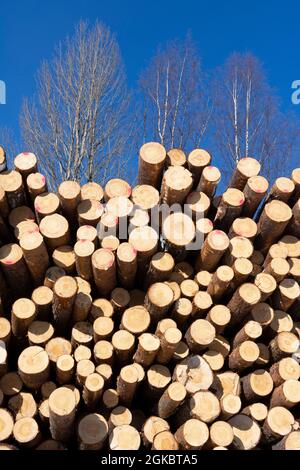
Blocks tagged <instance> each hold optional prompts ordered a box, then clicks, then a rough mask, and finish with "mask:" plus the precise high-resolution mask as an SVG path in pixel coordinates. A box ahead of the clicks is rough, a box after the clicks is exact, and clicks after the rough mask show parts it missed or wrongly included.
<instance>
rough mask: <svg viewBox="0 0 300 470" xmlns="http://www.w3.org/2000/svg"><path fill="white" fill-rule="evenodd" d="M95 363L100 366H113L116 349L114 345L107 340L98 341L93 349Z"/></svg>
mask: <svg viewBox="0 0 300 470" xmlns="http://www.w3.org/2000/svg"><path fill="white" fill-rule="evenodd" d="M93 355H94V360H95V363H96V364H97V365H98V364H109V365H112V364H113V360H114V349H113V345H112V344H111V343H110V342H109V341H106V340H101V341H98V342H97V343H96V344H95V346H94V349H93Z"/></svg>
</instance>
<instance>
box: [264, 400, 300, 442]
mask: <svg viewBox="0 0 300 470" xmlns="http://www.w3.org/2000/svg"><path fill="white" fill-rule="evenodd" d="M294 423H295V418H294V417H293V415H292V413H291V412H290V411H289V410H287V409H286V408H283V407H282V406H275V407H274V408H271V409H270V411H269V412H268V416H267V418H266V420H265V422H264V424H263V427H262V432H263V436H264V440H265V441H266V443H268V444H272V443H275V442H277V441H279V440H280V439H282V438H284V437H285V436H287V435H288V434H290V432H291V431H292V430H293V425H294Z"/></svg>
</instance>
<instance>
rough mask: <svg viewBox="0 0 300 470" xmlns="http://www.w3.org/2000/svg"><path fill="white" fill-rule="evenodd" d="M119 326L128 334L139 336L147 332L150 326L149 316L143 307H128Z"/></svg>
mask: <svg viewBox="0 0 300 470" xmlns="http://www.w3.org/2000/svg"><path fill="white" fill-rule="evenodd" d="M121 325H122V328H123V329H125V330H127V331H129V333H132V334H133V335H140V334H142V333H144V332H145V331H147V329H148V327H149V325H150V314H149V312H148V310H147V309H146V308H145V307H143V306H139V305H137V306H136V307H130V308H128V309H127V310H125V312H124V313H123V316H122V321H121Z"/></svg>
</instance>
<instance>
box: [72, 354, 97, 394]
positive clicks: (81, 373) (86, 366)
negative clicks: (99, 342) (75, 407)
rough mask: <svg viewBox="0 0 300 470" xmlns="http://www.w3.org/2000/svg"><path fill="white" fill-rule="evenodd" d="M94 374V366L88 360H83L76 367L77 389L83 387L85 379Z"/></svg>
mask: <svg viewBox="0 0 300 470" xmlns="http://www.w3.org/2000/svg"><path fill="white" fill-rule="evenodd" d="M94 372H95V364H94V363H93V362H92V361H90V360H89V359H83V360H82V361H79V362H77V365H76V382H77V384H78V385H79V387H83V385H84V384H85V381H86V378H87V377H88V376H89V375H90V374H93V373H94Z"/></svg>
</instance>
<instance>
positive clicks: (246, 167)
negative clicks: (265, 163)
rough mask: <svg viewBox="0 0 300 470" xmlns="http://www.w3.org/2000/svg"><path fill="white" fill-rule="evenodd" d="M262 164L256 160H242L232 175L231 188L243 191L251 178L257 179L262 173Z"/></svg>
mask: <svg viewBox="0 0 300 470" xmlns="http://www.w3.org/2000/svg"><path fill="white" fill-rule="evenodd" d="M260 168H261V166H260V163H259V162H258V161H257V160H255V158H251V157H246V158H241V159H240V160H239V161H238V163H237V166H236V169H235V171H234V173H233V175H232V178H231V181H230V184H229V187H231V188H237V189H240V190H241V191H243V189H244V188H245V186H246V184H247V182H248V181H249V178H253V177H256V176H257V175H258V173H259V172H260Z"/></svg>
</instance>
